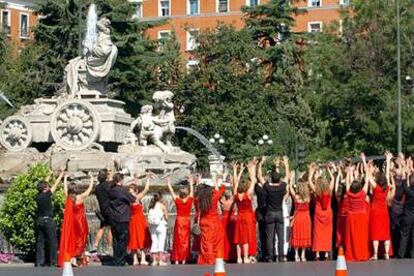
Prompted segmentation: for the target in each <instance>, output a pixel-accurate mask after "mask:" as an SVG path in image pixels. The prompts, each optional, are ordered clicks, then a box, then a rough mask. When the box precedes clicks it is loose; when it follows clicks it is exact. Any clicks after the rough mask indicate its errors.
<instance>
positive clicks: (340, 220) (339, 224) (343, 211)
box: [336, 196, 349, 247]
mask: <svg viewBox="0 0 414 276" xmlns="http://www.w3.org/2000/svg"><path fill="white" fill-rule="evenodd" d="M338 205H339V208H338V217H337V220H336V247H340V246H343V245H344V242H345V232H346V217H347V215H348V207H349V201H348V198H347V197H346V196H344V198H343V199H342V202H339V204H338Z"/></svg>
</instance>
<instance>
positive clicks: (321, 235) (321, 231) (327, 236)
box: [312, 209, 333, 252]
mask: <svg viewBox="0 0 414 276" xmlns="http://www.w3.org/2000/svg"><path fill="white" fill-rule="evenodd" d="M313 227H314V228H313V240H312V251H314V252H316V251H325V252H329V251H331V249H332V231H333V230H332V210H331V209H328V210H326V211H322V210H319V209H316V210H315V215H314V218H313Z"/></svg>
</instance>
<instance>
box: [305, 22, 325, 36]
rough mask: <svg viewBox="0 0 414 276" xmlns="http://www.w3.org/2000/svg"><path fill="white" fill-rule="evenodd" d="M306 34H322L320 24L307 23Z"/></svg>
mask: <svg viewBox="0 0 414 276" xmlns="http://www.w3.org/2000/svg"><path fill="white" fill-rule="evenodd" d="M308 32H310V33H320V32H322V22H308Z"/></svg>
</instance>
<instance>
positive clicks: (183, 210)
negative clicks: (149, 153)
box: [167, 176, 194, 264]
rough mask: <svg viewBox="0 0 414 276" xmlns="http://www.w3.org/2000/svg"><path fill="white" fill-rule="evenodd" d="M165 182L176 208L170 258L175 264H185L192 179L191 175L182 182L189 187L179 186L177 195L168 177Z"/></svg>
mask: <svg viewBox="0 0 414 276" xmlns="http://www.w3.org/2000/svg"><path fill="white" fill-rule="evenodd" d="M167 184H168V189H169V190H170V193H171V196H172V198H173V199H174V202H175V207H176V209H177V216H176V219H175V225H174V239H173V248H172V254H171V260H172V261H173V262H175V264H179V263H180V262H182V264H185V263H186V261H187V260H189V259H190V231H191V207H192V206H193V201H194V190H193V185H194V180H193V177H192V176H189V177H188V180H187V181H185V183H183V184H185V185H189V186H190V189H188V188H187V187H182V188H180V189H179V196H177V195H176V194H175V192H174V189H173V188H172V186H171V182H170V179H168V180H167Z"/></svg>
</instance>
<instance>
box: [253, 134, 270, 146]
mask: <svg viewBox="0 0 414 276" xmlns="http://www.w3.org/2000/svg"><path fill="white" fill-rule="evenodd" d="M257 144H258V146H271V145H273V140H272V139H270V138H269V135H267V134H264V135H263V136H262V137H261V138H260V139H259V140H258V141H257Z"/></svg>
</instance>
